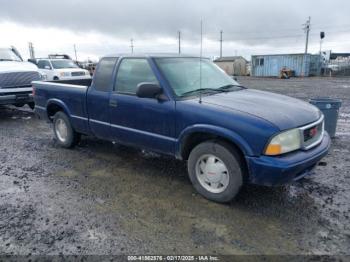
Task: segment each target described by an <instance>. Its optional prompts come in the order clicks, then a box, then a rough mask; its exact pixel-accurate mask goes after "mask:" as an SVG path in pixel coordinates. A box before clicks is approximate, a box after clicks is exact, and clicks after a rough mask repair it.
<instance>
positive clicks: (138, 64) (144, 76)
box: [116, 58, 158, 94]
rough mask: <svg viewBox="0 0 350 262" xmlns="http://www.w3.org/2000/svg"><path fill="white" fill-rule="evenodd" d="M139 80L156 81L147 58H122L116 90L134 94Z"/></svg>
mask: <svg viewBox="0 0 350 262" xmlns="http://www.w3.org/2000/svg"><path fill="white" fill-rule="evenodd" d="M141 82H153V83H158V81H157V78H156V77H155V75H154V74H153V71H152V69H151V67H150V65H149V64H148V62H147V60H146V59H140V58H126V59H123V61H122V62H121V64H120V66H119V69H118V74H117V80H116V90H117V92H118V93H126V94H136V88H137V85H138V84H139V83H141Z"/></svg>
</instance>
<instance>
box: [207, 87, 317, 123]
mask: <svg viewBox="0 0 350 262" xmlns="http://www.w3.org/2000/svg"><path fill="white" fill-rule="evenodd" d="M202 103H204V104H211V105H214V106H216V107H221V108H223V109H228V110H235V111H241V112H245V113H248V114H251V115H254V116H256V117H259V118H263V119H265V120H266V121H269V122H270V123H272V124H274V125H275V126H277V127H278V128H279V129H280V130H286V129H290V128H295V127H300V126H303V125H306V124H309V123H312V122H314V121H316V120H318V119H319V118H320V117H321V112H320V111H319V110H318V109H317V108H316V107H314V106H312V105H310V104H309V103H306V102H304V101H301V100H298V99H295V98H292V97H288V96H284V95H279V94H275V93H270V92H264V91H259V90H254V89H244V90H240V91H236V92H228V93H220V94H215V95H211V96H205V97H203V98H202Z"/></svg>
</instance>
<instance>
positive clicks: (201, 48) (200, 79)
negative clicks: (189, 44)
mask: <svg viewBox="0 0 350 262" xmlns="http://www.w3.org/2000/svg"><path fill="white" fill-rule="evenodd" d="M202 55H203V21H202V20H201V45H200V54H199V89H200V91H199V103H202Z"/></svg>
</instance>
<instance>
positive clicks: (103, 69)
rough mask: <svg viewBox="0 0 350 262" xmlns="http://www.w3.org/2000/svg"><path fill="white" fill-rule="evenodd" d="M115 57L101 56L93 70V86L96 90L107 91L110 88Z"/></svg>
mask: <svg viewBox="0 0 350 262" xmlns="http://www.w3.org/2000/svg"><path fill="white" fill-rule="evenodd" d="M117 59H118V58H117V57H106V58H102V59H101V61H100V63H99V65H98V67H97V70H96V72H95V78H94V87H95V89H96V90H99V91H104V92H108V91H109V90H111V89H112V88H111V83H112V75H113V69H114V65H115V63H116V61H117Z"/></svg>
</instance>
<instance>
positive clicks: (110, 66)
mask: <svg viewBox="0 0 350 262" xmlns="http://www.w3.org/2000/svg"><path fill="white" fill-rule="evenodd" d="M33 87H34V90H33V92H34V101H35V111H36V113H37V114H38V115H39V116H40V117H41V118H46V119H47V120H49V121H51V122H53V131H54V134H55V137H56V139H57V142H58V143H59V144H60V145H61V146H63V147H66V148H70V147H72V146H74V145H75V144H76V143H78V141H79V139H80V137H81V135H90V136H91V135H92V136H95V137H97V138H100V139H104V140H110V141H115V142H117V143H121V144H125V145H130V146H134V147H137V148H142V149H145V150H149V151H155V152H159V153H162V154H165V155H170V156H173V157H175V158H177V159H181V160H187V163H188V173H189V177H190V180H191V182H192V184H193V186H194V188H195V189H196V190H197V191H198V192H199V193H200V194H202V195H203V196H204V197H206V198H208V199H210V200H213V201H217V202H228V201H231V200H232V199H233V198H234V197H235V196H236V195H237V193H238V192H239V190H240V188H241V187H242V185H243V184H244V183H254V184H259V185H268V186H273V185H281V184H286V183H289V182H292V181H295V180H298V179H300V178H302V177H304V176H305V175H307V174H308V171H310V170H311V169H312V168H313V167H314V166H315V165H316V164H317V162H318V161H320V159H321V158H323V157H324V156H325V155H326V154H327V152H328V149H329V146H330V138H329V135H328V134H327V132H326V131H325V130H324V117H323V115H322V113H321V112H320V111H319V110H318V109H317V108H316V107H314V106H312V105H310V104H308V103H306V102H303V101H300V100H297V99H294V98H290V97H287V96H282V95H278V94H274V93H268V92H262V91H258V90H253V89H248V88H245V87H242V86H240V85H239V84H238V83H237V82H236V81H234V80H233V79H232V78H231V77H229V76H227V75H226V74H225V73H224V72H223V71H222V70H221V69H219V68H218V67H217V66H216V65H214V64H213V63H212V62H211V61H209V60H208V59H204V58H199V57H191V56H179V55H111V56H106V57H103V58H102V59H101V60H100V62H99V64H98V66H97V68H96V72H95V75H94V77H93V79H92V80H89V79H88V80H79V81H73V80H71V81H62V82H57V81H56V82H40V81H36V82H33Z"/></svg>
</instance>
